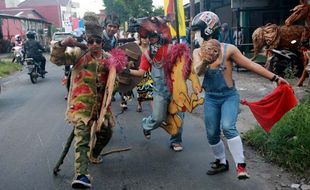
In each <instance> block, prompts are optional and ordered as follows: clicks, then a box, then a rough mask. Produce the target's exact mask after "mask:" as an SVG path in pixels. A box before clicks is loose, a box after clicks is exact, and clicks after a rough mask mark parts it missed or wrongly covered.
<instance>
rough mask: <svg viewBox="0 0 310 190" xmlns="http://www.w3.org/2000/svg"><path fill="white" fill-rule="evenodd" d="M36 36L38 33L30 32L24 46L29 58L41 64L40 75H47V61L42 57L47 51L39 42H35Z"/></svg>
mask: <svg viewBox="0 0 310 190" xmlns="http://www.w3.org/2000/svg"><path fill="white" fill-rule="evenodd" d="M35 35H36V33H35V32H34V31H28V32H27V33H26V36H27V40H26V42H25V44H24V51H25V54H26V56H27V58H33V60H34V61H35V62H39V63H40V74H41V75H44V74H45V73H47V72H46V71H45V64H46V59H45V57H44V56H43V55H42V52H44V51H45V49H44V48H43V47H42V46H41V44H40V43H39V42H38V41H36V40H35ZM40 50H41V51H40Z"/></svg>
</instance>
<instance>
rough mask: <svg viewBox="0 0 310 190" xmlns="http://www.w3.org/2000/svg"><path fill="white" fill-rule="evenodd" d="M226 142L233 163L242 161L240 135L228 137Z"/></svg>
mask: <svg viewBox="0 0 310 190" xmlns="http://www.w3.org/2000/svg"><path fill="white" fill-rule="evenodd" d="M227 144H228V148H229V150H230V153H231V154H232V157H233V159H234V161H235V164H236V165H237V164H239V163H244V154H243V145H242V141H241V138H240V136H236V137H234V138H232V139H228V140H227Z"/></svg>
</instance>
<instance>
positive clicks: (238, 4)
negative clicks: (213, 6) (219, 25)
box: [231, 0, 270, 9]
mask: <svg viewBox="0 0 310 190" xmlns="http://www.w3.org/2000/svg"><path fill="white" fill-rule="evenodd" d="M269 2H270V0H260V1H257V0H231V8H232V9H237V8H250V7H266V6H268V5H269V4H270V3H269Z"/></svg>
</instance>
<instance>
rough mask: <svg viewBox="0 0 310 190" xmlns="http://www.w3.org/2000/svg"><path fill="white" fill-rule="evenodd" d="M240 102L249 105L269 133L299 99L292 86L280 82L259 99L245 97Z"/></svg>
mask: <svg viewBox="0 0 310 190" xmlns="http://www.w3.org/2000/svg"><path fill="white" fill-rule="evenodd" d="M240 103H241V104H244V105H247V106H249V108H250V110H251V112H252V113H253V115H254V117H255V118H256V120H257V122H258V123H259V124H260V125H261V127H262V128H263V129H264V130H265V131H266V132H267V133H269V131H270V129H271V127H272V126H273V125H274V124H275V123H276V122H277V121H279V120H280V119H281V118H282V116H283V115H284V114H285V113H286V112H288V111H289V110H291V109H292V108H293V107H294V106H295V105H296V104H297V99H296V97H295V95H294V90H293V89H292V87H291V86H289V85H287V84H280V85H279V86H278V87H277V88H275V89H274V90H273V91H272V92H271V93H270V94H268V95H267V96H265V97H263V98H262V99H261V100H259V101H256V102H248V101H247V100H246V99H243V100H241V102H240Z"/></svg>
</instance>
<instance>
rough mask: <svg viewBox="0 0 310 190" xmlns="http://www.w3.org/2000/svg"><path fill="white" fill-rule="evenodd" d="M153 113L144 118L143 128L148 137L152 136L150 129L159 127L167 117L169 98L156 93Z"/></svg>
mask: <svg viewBox="0 0 310 190" xmlns="http://www.w3.org/2000/svg"><path fill="white" fill-rule="evenodd" d="M153 101H154V102H153V107H152V114H151V115H150V116H148V117H146V118H143V120H142V128H143V132H144V135H145V137H146V138H150V135H151V134H150V131H151V130H154V129H156V128H158V127H159V126H160V125H161V124H162V122H163V121H165V120H166V117H167V106H168V100H166V99H165V98H164V97H163V96H160V95H154V97H153Z"/></svg>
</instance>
